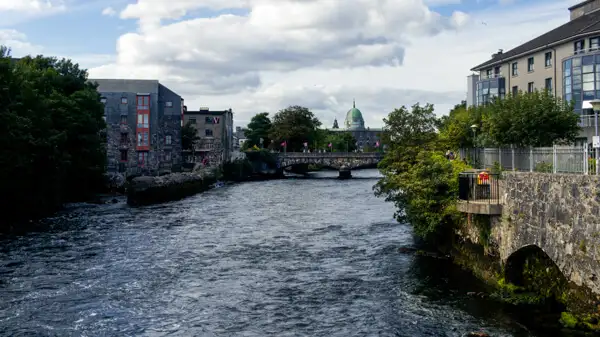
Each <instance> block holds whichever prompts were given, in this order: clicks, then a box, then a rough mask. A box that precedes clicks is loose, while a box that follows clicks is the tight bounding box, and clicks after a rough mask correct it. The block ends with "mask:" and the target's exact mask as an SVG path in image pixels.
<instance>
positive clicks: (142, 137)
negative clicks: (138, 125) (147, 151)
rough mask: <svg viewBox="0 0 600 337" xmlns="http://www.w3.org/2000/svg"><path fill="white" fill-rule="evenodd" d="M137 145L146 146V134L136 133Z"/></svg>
mask: <svg viewBox="0 0 600 337" xmlns="http://www.w3.org/2000/svg"><path fill="white" fill-rule="evenodd" d="M137 145H138V146H148V132H138V134H137Z"/></svg>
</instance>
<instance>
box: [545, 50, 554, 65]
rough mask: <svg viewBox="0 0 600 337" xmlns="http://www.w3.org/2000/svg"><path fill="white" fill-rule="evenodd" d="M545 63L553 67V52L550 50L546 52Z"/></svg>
mask: <svg viewBox="0 0 600 337" xmlns="http://www.w3.org/2000/svg"><path fill="white" fill-rule="evenodd" d="M544 65H545V66H546V67H552V52H551V51H549V52H547V53H546V56H544Z"/></svg>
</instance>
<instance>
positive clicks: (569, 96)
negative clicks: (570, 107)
mask: <svg viewBox="0 0 600 337" xmlns="http://www.w3.org/2000/svg"><path fill="white" fill-rule="evenodd" d="M572 99H573V95H571V94H567V95H565V101H571V100H572Z"/></svg>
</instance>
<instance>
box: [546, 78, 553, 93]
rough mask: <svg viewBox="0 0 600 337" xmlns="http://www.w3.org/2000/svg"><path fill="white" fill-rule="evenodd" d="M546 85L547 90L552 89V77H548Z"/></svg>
mask: <svg viewBox="0 0 600 337" xmlns="http://www.w3.org/2000/svg"><path fill="white" fill-rule="evenodd" d="M545 87H546V90H548V91H552V77H548V78H547V79H546V85H545Z"/></svg>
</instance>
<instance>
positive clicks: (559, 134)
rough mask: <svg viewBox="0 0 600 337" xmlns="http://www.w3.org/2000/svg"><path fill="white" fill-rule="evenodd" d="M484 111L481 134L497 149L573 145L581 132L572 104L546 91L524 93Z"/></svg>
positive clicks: (499, 100) (492, 105)
mask: <svg viewBox="0 0 600 337" xmlns="http://www.w3.org/2000/svg"><path fill="white" fill-rule="evenodd" d="M482 109H483V122H482V129H481V131H480V133H484V134H488V135H489V137H490V138H491V139H492V140H493V141H494V143H495V145H496V146H508V145H514V146H517V147H527V146H533V147H542V146H552V145H553V144H555V143H570V142H573V141H574V140H575V138H576V137H577V134H578V133H579V126H578V121H579V119H578V116H577V114H575V113H574V112H573V105H572V104H571V103H570V102H565V101H563V100H562V99H560V98H556V97H554V96H553V95H552V94H551V93H550V92H549V91H546V90H544V91H541V92H538V91H536V92H533V93H522V92H521V93H519V94H518V95H516V96H508V97H506V98H505V99H498V100H495V101H494V102H492V103H491V104H489V105H486V106H485V107H483V108H482Z"/></svg>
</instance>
